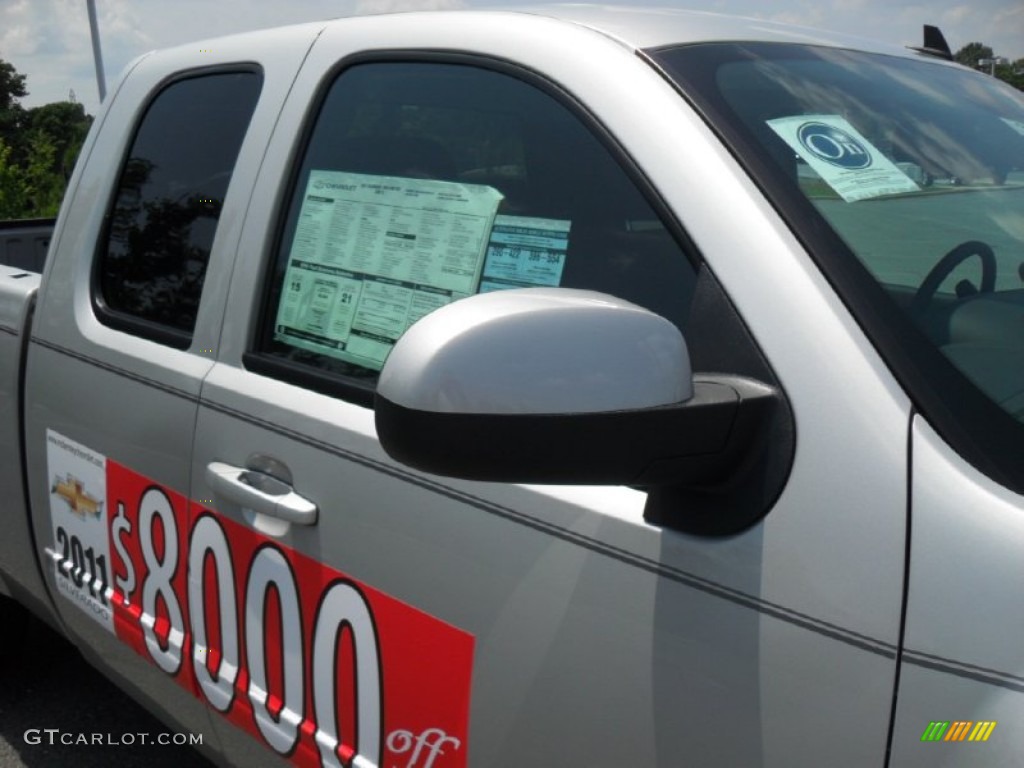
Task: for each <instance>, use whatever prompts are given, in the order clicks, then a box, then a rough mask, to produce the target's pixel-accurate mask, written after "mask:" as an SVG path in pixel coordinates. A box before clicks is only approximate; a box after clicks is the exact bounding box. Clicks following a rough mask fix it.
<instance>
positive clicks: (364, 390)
mask: <svg viewBox="0 0 1024 768" xmlns="http://www.w3.org/2000/svg"><path fill="white" fill-rule="evenodd" d="M363 64H453V65H457V66H466V67H472V68H474V69H478V70H485V71H488V72H494V73H497V74H500V75H505V76H508V77H512V78H515V79H516V80H519V81H521V82H522V83H524V84H526V85H528V86H530V87H532V88H536V89H537V90H539V91H540V92H541V93H543V94H545V95H546V96H548V97H549V98H551V99H553V100H554V101H555V102H556V103H557V104H558V105H559V106H561V107H562V108H563V109H566V110H568V112H569V113H570V114H571V115H572V116H573V117H575V118H576V119H577V120H579V121H580V123H581V124H582V126H583V128H584V129H586V130H588V131H590V133H591V134H592V135H593V137H594V138H595V140H596V141H597V142H598V143H599V144H600V145H601V147H603V148H604V150H605V151H607V152H608V154H609V155H610V157H611V159H612V161H613V162H615V164H616V165H618V166H619V168H620V169H621V170H622V171H623V173H624V174H625V175H626V177H627V178H628V179H629V181H630V182H631V183H632V184H633V185H634V186H635V187H636V189H637V191H638V192H639V193H640V195H641V196H642V197H643V199H644V200H645V201H646V202H647V204H648V205H650V207H651V210H652V211H653V212H654V213H655V214H656V215H657V216H658V217H659V219H660V220H661V222H662V223H663V224H664V226H665V230H666V231H667V232H668V233H669V235H670V236H671V237H672V239H673V241H675V243H676V245H677V246H678V247H679V250H680V252H681V254H682V255H683V257H684V258H686V259H687V261H688V262H689V264H690V267H691V268H692V269H693V271H694V274H695V275H696V274H697V273H698V272H699V270H700V268H701V266H702V264H703V262H704V260H703V258H702V257H701V255H700V251H699V250H698V249H697V247H696V245H695V244H694V242H693V240H692V239H691V238H690V237H689V235H688V234H687V233H686V231H685V230H684V229H683V227H682V225H681V224H680V222H679V221H678V219H677V217H676V216H675V215H674V213H673V212H672V209H671V208H670V207H669V206H668V205H667V203H666V202H665V201H664V199H663V198H662V197H661V195H660V194H659V193H658V191H657V189H656V188H655V187H654V185H653V184H652V183H651V181H650V180H649V179H648V178H647V177H646V176H645V175H644V174H643V172H642V171H641V170H640V167H639V166H638V164H637V163H636V161H634V160H633V158H632V157H631V156H630V155H629V154H628V153H627V152H626V150H625V148H624V147H623V146H622V144H621V143H620V142H619V141H618V139H616V138H615V136H614V135H613V134H612V132H611V131H610V130H609V129H608V128H607V126H605V125H604V123H602V122H601V121H600V119H599V118H598V117H597V116H596V115H595V114H594V113H592V112H591V111H590V110H589V109H587V107H586V106H585V105H584V104H583V103H582V102H581V101H580V100H579V99H577V98H576V97H575V96H574V95H573V94H572V93H570V92H569V91H568V90H566V89H565V88H563V87H562V86H561V85H559V84H558V83H556V82H555V81H553V80H551V79H550V78H549V77H547V76H545V75H543V74H542V73H540V72H538V71H536V70H534V69H531V68H529V67H526V66H524V65H522V64H520V63H517V62H512V61H509V60H507V59H504V58H500V57H497V56H490V55H486V54H473V53H466V52H464V51H453V50H421V49H402V48H400V49H387V50H377V51H360V52H357V53H354V54H351V55H349V56H345V57H344V58H342V59H340V60H339V61H338V62H337V63H336V64H335V65H334V66H333V67H331V68H330V69H328V70H327V71H326V72H325V73H324V75H323V77H322V78H321V79H320V82H319V83H318V85H317V89H316V92H315V94H314V96H313V98H312V99H311V100H310V104H309V107H308V108H307V109H306V113H305V116H304V118H303V122H302V127H301V129H300V130H299V132H298V135H297V138H296V140H295V142H294V143H293V145H292V147H291V151H290V153H289V159H288V162H289V166H290V170H289V175H288V178H287V181H286V183H285V184H284V185H283V186H282V187H281V190H280V194H279V197H278V200H277V211H276V220H275V224H274V234H273V237H271V238H268V240H267V241H268V248H267V250H266V251H265V254H264V262H263V275H262V277H261V287H260V289H259V291H258V293H259V302H258V304H257V308H256V311H255V312H254V313H253V315H252V324H251V327H250V336H249V344H248V347H249V349H248V350H247V351H246V352H245V353H243V355H242V365H243V366H244V367H245V368H246V370H249V371H252V372H254V373H258V374H261V375H263V376H267V377H269V378H273V379H277V380H280V381H284V382H286V383H290V384H295V385H297V386H300V387H303V388H304V389H309V390H312V391H315V392H319V393H320V394H325V395H329V396H331V397H337V398H340V399H342V400H346V401H348V402H352V403H355V404H356V405H362V406H364V407H367V408H371V409H372V408H373V396H374V392H375V391H376V383H374V384H372V385H371V384H368V383H364V382H360V380H359V379H357V378H354V377H348V376H345V375H344V374H338V373H332V372H327V371H322V370H319V369H316V368H312V367H310V366H306V365H303V364H302V363H298V362H295V361H291V360H285V359H283V358H281V357H279V356H277V355H275V354H273V353H271V352H269V351H267V350H268V348H269V346H270V343H271V341H272V332H271V330H270V328H271V325H272V323H269V322H268V318H269V317H270V312H271V310H272V309H274V307H273V306H272V304H273V293H274V281H273V277H274V272H275V269H276V266H277V262H278V257H279V255H280V252H281V244H282V240H283V238H284V232H285V229H286V222H287V219H288V214H289V213H290V206H291V203H292V200H293V198H294V196H295V188H296V185H297V184H298V180H299V172H300V168H301V165H302V161H303V159H304V157H305V153H306V151H307V149H308V147H309V142H310V139H311V137H312V135H313V131H314V130H315V128H316V125H317V121H318V120H319V117H320V114H321V112H322V110H323V105H324V102H325V101H326V100H327V96H328V94H329V93H330V91H331V89H332V88H333V86H334V84H335V83H336V82H337V80H338V79H339V78H341V77H342V76H343V75H344V73H345V72H346V71H347V70H349V69H351V68H352V67H355V66H359V65H363Z"/></svg>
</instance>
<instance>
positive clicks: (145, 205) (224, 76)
mask: <svg viewBox="0 0 1024 768" xmlns="http://www.w3.org/2000/svg"><path fill="white" fill-rule="evenodd" d="M261 85H262V75H261V74H260V73H259V72H257V71H252V70H243V71H213V72H206V73H196V74H189V75H188V76H184V77H180V78H178V79H176V80H174V81H172V82H170V83H169V84H167V85H165V86H164V87H163V88H161V89H160V90H159V91H158V92H157V93H156V95H155V96H154V97H153V99H152V101H151V102H150V103H149V106H148V107H147V108H146V110H145V113H144V114H143V116H142V119H141V120H140V121H139V124H138V127H137V129H136V131H135V135H134V137H133V138H132V143H131V147H130V149H129V151H128V153H127V155H126V157H125V160H124V163H123V165H122V167H121V171H120V174H119V176H118V181H117V187H116V190H115V193H114V197H113V200H112V201H111V206H110V209H109V212H108V214H107V218H106V224H105V227H104V229H103V234H102V236H101V242H100V245H99V248H98V253H97V260H96V271H95V274H94V283H93V303H94V306H95V309H96V314H97V316H98V317H99V319H100V321H101V322H103V323H104V324H106V325H109V326H111V327H114V328H117V329H119V330H123V331H126V332H128V333H132V334H135V335H138V336H142V337H144V338H148V339H151V340H154V341H158V342H161V343H164V344H168V345H170V346H174V347H177V348H180V349H185V348H187V347H188V346H189V343H190V340H191V335H192V331H193V329H194V327H195V322H196V316H197V312H198V309H199V298H200V294H201V292H202V287H203V280H204V277H205V275H206V266H207V262H208V261H209V258H210V252H211V250H212V248H213V243H214V238H215V236H216V232H217V223H218V220H219V217H220V211H221V206H222V204H223V202H224V197H225V195H226V194H227V189H228V184H229V182H230V181H231V175H232V173H233V171H234V167H235V161H236V160H237V158H238V153H239V150H240V149H241V146H242V141H243V139H244V138H245V134H246V130H247V129H248V126H249V122H250V119H251V117H252V114H253V111H254V110H255V108H256V102H257V99H258V97H259V93H260V87H261Z"/></svg>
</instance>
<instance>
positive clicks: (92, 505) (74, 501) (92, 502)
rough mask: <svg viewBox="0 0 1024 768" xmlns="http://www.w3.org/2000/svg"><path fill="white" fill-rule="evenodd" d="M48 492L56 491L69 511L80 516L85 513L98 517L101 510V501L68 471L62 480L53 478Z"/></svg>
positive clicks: (83, 515)
mask: <svg viewBox="0 0 1024 768" xmlns="http://www.w3.org/2000/svg"><path fill="white" fill-rule="evenodd" d="M50 493H56V494H57V495H58V496H60V497H61V498H62V499H64V501H66V502H67V504H68V506H69V507H71V511H72V512H74V513H75V514H76V515H78V516H79V517H82V518H84V517H85V516H86V515H92V516H93V517H99V516H100V512H101V511H102V510H103V502H102V501H100V500H99V499H97V498H96V497H95V496H91V495H90V494H88V493H86V491H85V487H84V486H83V484H82V481H81V480H79V479H78V478H77V477H75V476H74V475H72V474H70V473H69V474H67V475H65V477H64V479H63V480H61V479H60V478H59V477H57V478H54V481H53V487H52V488H51V489H50Z"/></svg>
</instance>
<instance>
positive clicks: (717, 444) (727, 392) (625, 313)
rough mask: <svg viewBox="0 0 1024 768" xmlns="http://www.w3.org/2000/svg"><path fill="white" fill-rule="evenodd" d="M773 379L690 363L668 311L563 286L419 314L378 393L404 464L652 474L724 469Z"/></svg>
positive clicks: (386, 440)
mask: <svg viewBox="0 0 1024 768" xmlns="http://www.w3.org/2000/svg"><path fill="white" fill-rule="evenodd" d="M775 397H776V392H775V390H774V389H772V388H771V387H768V386H765V385H763V384H760V383H758V382H754V381H751V380H749V379H743V378H740V377H733V376H717V377H700V376H699V377H694V376H693V374H692V372H691V370H690V360H689V355H688V354H687V349H686V342H685V341H684V340H683V337H682V334H681V333H680V332H679V330H678V329H677V328H676V327H675V326H674V325H672V323H670V322H669V321H668V320H665V319H664V318H662V317H660V316H658V315H656V314H654V313H652V312H649V311H648V310H646V309H643V308H642V307H638V306H636V305H635V304H631V303H629V302H627V301H623V300H622V299H618V298H615V297H613V296H608V295H606V294H601V293H595V292H591V291H580V290H573V289H567V288H523V289H514V290H506V291H498V292H493V293H486V294H480V295H477V296H472V297H470V298H467V299H463V300H461V301H457V302H454V303H452V304H449V305H447V306H445V307H442V308H441V309H438V310H436V311H434V312H432V313H430V314H429V315H427V316H426V317H424V318H422V319H421V320H420V321H419V322H417V323H416V324H414V325H413V326H412V327H411V328H410V329H409V330H408V331H407V332H406V333H405V335H404V336H402V338H401V339H399V341H398V343H397V344H396V345H395V347H394V349H393V350H392V351H391V355H390V356H389V357H388V360H387V362H386V364H385V366H384V369H383V370H382V371H381V375H380V380H379V382H378V386H377V394H376V404H375V407H376V424H377V434H378V436H379V438H380V441H381V444H382V445H383V446H384V450H385V451H387V453H388V455H390V456H391V457H392V458H394V459H395V460H397V461H400V462H402V463H403V464H406V465H408V466H410V467H414V468H416V469H420V470H423V471H426V472H431V473H434V474H439V475H448V476H452V477H461V478H465V479H471V480H490V481H499V482H517V483H555V484H574V483H575V484H593V485H638V486H658V485H677V484H681V483H683V484H692V483H698V484H713V483H718V482H722V481H724V480H727V479H728V476H729V474H730V471H731V470H732V469H734V468H735V467H736V465H738V464H739V463H740V460H741V458H742V455H743V453H744V450H745V448H746V447H747V446H748V445H750V444H751V443H753V442H755V441H754V440H752V437H753V436H754V433H755V432H756V430H757V429H758V426H759V424H760V423H761V421H762V420H763V417H764V414H765V413H766V412H767V410H769V409H770V407H771V405H772V403H773V401H774V398H775Z"/></svg>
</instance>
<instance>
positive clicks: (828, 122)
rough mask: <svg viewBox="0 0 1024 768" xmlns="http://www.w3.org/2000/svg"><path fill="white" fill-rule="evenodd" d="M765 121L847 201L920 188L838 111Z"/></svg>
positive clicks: (915, 190)
mask: <svg viewBox="0 0 1024 768" xmlns="http://www.w3.org/2000/svg"><path fill="white" fill-rule="evenodd" d="M767 122H768V125H769V126H770V127H771V129H772V130H773V131H775V132H776V133H777V134H778V135H779V136H780V137H781V138H782V139H783V140H784V141H785V142H786V143H787V144H789V146H790V147H792V148H793V149H794V151H796V153H797V154H798V155H799V156H800V157H801V158H802V159H803V160H804V161H805V162H806V163H807V164H808V165H809V166H810V167H811V168H812V169H814V170H815V171H816V172H817V173H818V175H819V176H821V178H822V179H823V180H824V181H825V183H827V184H828V185H829V186H830V187H831V188H832V189H833V190H834V191H835V193H836V194H837V195H839V196H840V197H841V198H843V200H845V201H846V202H848V203H852V202H855V201H857V200H865V199H868V198H872V197H882V196H883V195H897V194H901V193H905V192H917V191H918V190H919V189H920V188H919V187H918V186H917V184H915V183H914V182H913V181H912V180H911V178H910V177H909V176H907V174H905V173H904V172H903V171H901V170H900V169H899V168H897V167H896V166H895V165H894V164H893V163H892V161H890V160H889V159H888V158H887V157H885V155H883V154H882V152H881V151H879V149H878V147H876V146H874V145H873V144H872V143H871V142H870V141H868V140H867V139H866V138H864V137H863V136H861V134H860V133H858V131H857V129H856V128H854V127H853V126H852V125H850V123H849V122H847V121H846V119H844V118H842V117H840V116H839V115H798V116H795V117H780V118H777V119H775V120H768V121H767Z"/></svg>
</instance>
